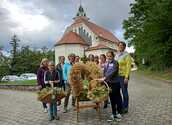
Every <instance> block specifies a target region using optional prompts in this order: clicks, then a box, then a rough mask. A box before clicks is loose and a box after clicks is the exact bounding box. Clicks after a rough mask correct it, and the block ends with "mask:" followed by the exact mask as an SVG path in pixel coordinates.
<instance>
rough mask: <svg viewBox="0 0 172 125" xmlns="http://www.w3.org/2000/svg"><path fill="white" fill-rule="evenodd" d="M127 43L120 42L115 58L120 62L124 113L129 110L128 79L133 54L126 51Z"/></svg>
mask: <svg viewBox="0 0 172 125" xmlns="http://www.w3.org/2000/svg"><path fill="white" fill-rule="evenodd" d="M125 48H126V44H125V43H124V42H119V44H118V52H117V54H116V56H115V60H117V61H118V64H119V81H120V85H121V89H122V95H123V113H127V112H128V105H129V95H128V80H129V75H130V71H131V62H132V60H131V56H130V54H128V53H127V52H126V51H125Z"/></svg>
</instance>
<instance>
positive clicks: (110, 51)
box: [106, 50, 115, 57]
mask: <svg viewBox="0 0 172 125" xmlns="http://www.w3.org/2000/svg"><path fill="white" fill-rule="evenodd" d="M108 53H110V54H111V55H112V56H113V57H115V54H114V52H113V51H112V50H109V51H108V52H107V53H106V54H108Z"/></svg>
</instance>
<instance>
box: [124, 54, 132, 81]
mask: <svg viewBox="0 0 172 125" xmlns="http://www.w3.org/2000/svg"><path fill="white" fill-rule="evenodd" d="M125 61H126V62H127V63H126V71H125V79H124V83H125V84H128V80H129V75H130V72H131V63H132V59H131V56H130V55H128V56H127V57H126V60H125Z"/></svg>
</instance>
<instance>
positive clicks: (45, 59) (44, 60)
mask: <svg viewBox="0 0 172 125" xmlns="http://www.w3.org/2000/svg"><path fill="white" fill-rule="evenodd" d="M46 61H48V59H47V58H43V59H42V60H41V63H40V67H43V66H44V65H43V63H44V62H46Z"/></svg>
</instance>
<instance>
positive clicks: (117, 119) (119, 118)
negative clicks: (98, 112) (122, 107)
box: [114, 114, 122, 122]
mask: <svg viewBox="0 0 172 125" xmlns="http://www.w3.org/2000/svg"><path fill="white" fill-rule="evenodd" d="M121 118H122V116H121V115H120V114H119V115H115V116H114V121H117V122H120V121H121Z"/></svg>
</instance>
